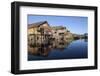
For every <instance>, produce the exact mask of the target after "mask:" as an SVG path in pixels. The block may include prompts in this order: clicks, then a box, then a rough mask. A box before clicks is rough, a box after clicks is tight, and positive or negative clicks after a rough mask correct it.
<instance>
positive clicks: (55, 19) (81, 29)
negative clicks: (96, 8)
mask: <svg viewBox="0 0 100 76" xmlns="http://www.w3.org/2000/svg"><path fill="white" fill-rule="evenodd" d="M39 21H47V22H48V23H49V25H50V26H60V25H62V26H64V27H66V28H67V29H68V30H70V32H72V33H75V34H84V33H87V32H88V17H79V16H50V15H28V24H31V23H35V22H39Z"/></svg>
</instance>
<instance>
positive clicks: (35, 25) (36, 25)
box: [28, 21, 47, 28]
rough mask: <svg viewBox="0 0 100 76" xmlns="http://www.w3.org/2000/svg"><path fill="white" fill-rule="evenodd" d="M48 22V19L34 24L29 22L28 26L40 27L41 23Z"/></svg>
mask: <svg viewBox="0 0 100 76" xmlns="http://www.w3.org/2000/svg"><path fill="white" fill-rule="evenodd" d="M44 23H47V21H41V22H36V23H32V24H28V28H34V27H40V25H42V24H44Z"/></svg>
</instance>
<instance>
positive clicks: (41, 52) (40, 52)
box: [28, 40, 71, 57]
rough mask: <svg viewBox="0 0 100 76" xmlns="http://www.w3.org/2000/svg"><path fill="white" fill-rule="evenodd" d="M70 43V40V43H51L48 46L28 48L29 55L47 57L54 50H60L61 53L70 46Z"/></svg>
mask: <svg viewBox="0 0 100 76" xmlns="http://www.w3.org/2000/svg"><path fill="white" fill-rule="evenodd" d="M70 42H71V40H69V41H68V42H64V41H59V42H57V41H51V42H50V43H47V44H37V45H36V44H35V46H28V53H30V54H32V55H34V56H43V57H47V56H48V55H49V54H50V52H52V51H53V50H57V49H59V51H63V50H64V49H65V48H66V47H67V46H68V45H69V44H70Z"/></svg>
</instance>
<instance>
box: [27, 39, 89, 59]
mask: <svg viewBox="0 0 100 76" xmlns="http://www.w3.org/2000/svg"><path fill="white" fill-rule="evenodd" d="M87 57H88V44H87V40H86V39H80V40H74V41H70V40H69V41H68V42H53V43H52V44H45V45H41V46H36V47H29V49H28V61H33V60H53V59H79V58H87Z"/></svg>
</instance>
